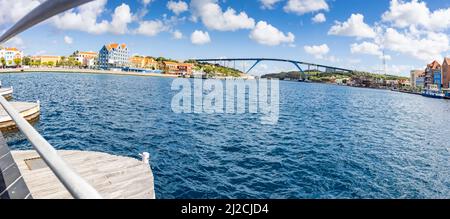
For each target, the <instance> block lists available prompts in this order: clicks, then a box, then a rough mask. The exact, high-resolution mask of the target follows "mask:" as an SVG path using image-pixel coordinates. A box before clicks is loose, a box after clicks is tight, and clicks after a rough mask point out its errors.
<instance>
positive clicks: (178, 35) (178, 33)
mask: <svg viewBox="0 0 450 219" xmlns="http://www.w3.org/2000/svg"><path fill="white" fill-rule="evenodd" d="M172 35H173V38H174V39H176V40H180V39H183V33H181V31H179V30H175V31H174V32H173V33H172Z"/></svg>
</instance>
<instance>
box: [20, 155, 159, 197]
mask: <svg viewBox="0 0 450 219" xmlns="http://www.w3.org/2000/svg"><path fill="white" fill-rule="evenodd" d="M58 153H59V155H60V156H61V157H62V158H63V159H64V160H65V161H66V162H67V163H68V165H69V166H70V167H72V168H73V169H74V170H75V172H77V173H78V174H79V175H80V176H81V177H83V178H84V179H86V181H87V182H88V183H89V184H91V185H92V186H93V187H94V188H95V189H97V191H98V192H99V193H100V194H101V195H102V196H103V198H107V199H125V198H126V199H154V198H155V192H154V188H153V174H152V171H151V169H150V168H149V166H148V165H147V164H144V163H143V162H141V161H139V160H136V159H133V158H128V157H121V156H114V155H110V154H106V153H100V152H85V151H58ZM12 155H13V157H14V160H15V161H16V163H17V166H18V167H19V169H20V172H21V173H22V176H23V178H24V180H25V183H26V185H27V186H28V188H29V189H30V191H31V194H32V196H33V198H34V199H70V198H72V196H71V195H70V194H69V192H68V191H67V190H66V189H65V188H64V186H63V185H62V184H61V183H60V182H59V180H58V179H57V178H56V176H55V175H54V174H53V173H52V172H51V170H50V168H48V167H47V166H46V165H45V163H44V162H43V161H42V160H41V159H40V158H39V155H38V154H37V153H36V152H35V151H13V152H12ZM36 158H37V159H36Z"/></svg>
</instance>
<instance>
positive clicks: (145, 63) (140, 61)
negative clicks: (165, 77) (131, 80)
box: [130, 56, 158, 70]
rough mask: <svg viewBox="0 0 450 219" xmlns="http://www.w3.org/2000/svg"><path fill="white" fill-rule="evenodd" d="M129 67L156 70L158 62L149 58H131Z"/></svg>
mask: <svg viewBox="0 0 450 219" xmlns="http://www.w3.org/2000/svg"><path fill="white" fill-rule="evenodd" d="M130 65H131V66H132V67H134V68H145V69H152V70H156V69H158V62H157V61H156V60H155V59H153V58H151V57H142V56H133V57H131V58H130Z"/></svg>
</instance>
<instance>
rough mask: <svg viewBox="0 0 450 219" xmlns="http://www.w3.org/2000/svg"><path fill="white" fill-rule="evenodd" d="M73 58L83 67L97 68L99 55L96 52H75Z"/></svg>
mask: <svg viewBox="0 0 450 219" xmlns="http://www.w3.org/2000/svg"><path fill="white" fill-rule="evenodd" d="M73 57H74V58H75V60H76V61H77V62H79V63H80V64H81V66H83V67H88V68H93V67H94V66H95V63H96V60H97V58H98V53H96V52H83V51H75V52H74V53H73Z"/></svg>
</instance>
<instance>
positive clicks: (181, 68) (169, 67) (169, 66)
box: [162, 61, 194, 75]
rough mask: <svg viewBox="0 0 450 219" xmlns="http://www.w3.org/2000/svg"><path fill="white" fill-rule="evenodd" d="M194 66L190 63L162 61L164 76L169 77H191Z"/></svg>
mask: <svg viewBox="0 0 450 219" xmlns="http://www.w3.org/2000/svg"><path fill="white" fill-rule="evenodd" d="M193 68H194V64H192V63H178V62H173V61H163V62H162V69H163V70H164V73H165V74H171V75H192V70H193Z"/></svg>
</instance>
